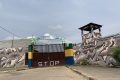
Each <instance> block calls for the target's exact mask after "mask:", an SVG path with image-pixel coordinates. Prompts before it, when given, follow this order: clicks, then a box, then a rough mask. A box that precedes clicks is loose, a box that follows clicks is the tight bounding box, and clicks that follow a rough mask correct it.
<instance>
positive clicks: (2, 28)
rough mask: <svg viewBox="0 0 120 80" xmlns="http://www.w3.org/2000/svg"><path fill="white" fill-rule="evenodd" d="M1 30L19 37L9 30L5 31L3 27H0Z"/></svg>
mask: <svg viewBox="0 0 120 80" xmlns="http://www.w3.org/2000/svg"><path fill="white" fill-rule="evenodd" d="M0 28H1V29H3V30H4V31H6V32H8V33H10V34H12V35H13V36H16V37H19V36H18V35H16V34H14V33H13V32H11V31H9V30H7V29H5V28H4V27H2V26H0Z"/></svg>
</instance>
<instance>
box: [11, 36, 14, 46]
mask: <svg viewBox="0 0 120 80" xmlns="http://www.w3.org/2000/svg"><path fill="white" fill-rule="evenodd" d="M13 47H14V35H13V39H12V44H11V48H13Z"/></svg>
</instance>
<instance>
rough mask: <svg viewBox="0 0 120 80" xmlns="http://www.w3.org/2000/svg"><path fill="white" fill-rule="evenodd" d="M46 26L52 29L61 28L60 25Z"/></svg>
mask: <svg viewBox="0 0 120 80" xmlns="http://www.w3.org/2000/svg"><path fill="white" fill-rule="evenodd" d="M48 28H50V29H53V30H59V29H62V28H63V26H62V25H59V24H58V25H54V26H53V25H52V26H48Z"/></svg>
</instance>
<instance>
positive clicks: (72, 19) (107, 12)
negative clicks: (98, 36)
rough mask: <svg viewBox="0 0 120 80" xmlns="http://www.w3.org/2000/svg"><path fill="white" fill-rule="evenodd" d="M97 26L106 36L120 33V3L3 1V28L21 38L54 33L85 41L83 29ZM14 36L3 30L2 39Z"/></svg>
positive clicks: (117, 0)
mask: <svg viewBox="0 0 120 80" xmlns="http://www.w3.org/2000/svg"><path fill="white" fill-rule="evenodd" d="M89 22H94V23H98V24H101V25H103V27H102V34H103V36H107V35H110V34H115V33H118V32H120V0H0V26H2V27H4V28H6V29H8V30H9V31H12V32H13V33H15V34H17V35H19V36H20V37H26V36H31V35H35V36H41V35H43V34H44V33H50V34H52V35H54V36H61V37H65V38H66V39H68V40H71V41H74V42H80V41H81V32H80V30H78V28H79V27H81V26H83V25H85V24H87V23H89ZM11 36H12V35H10V34H9V33H6V32H5V31H3V30H2V29H0V39H5V38H7V37H8V38H9V37H11Z"/></svg>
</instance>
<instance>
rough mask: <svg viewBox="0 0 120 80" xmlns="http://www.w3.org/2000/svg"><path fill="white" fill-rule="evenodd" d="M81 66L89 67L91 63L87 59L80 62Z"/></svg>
mask: <svg viewBox="0 0 120 80" xmlns="http://www.w3.org/2000/svg"><path fill="white" fill-rule="evenodd" d="M80 65H89V61H88V60H87V59H82V60H80Z"/></svg>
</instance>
